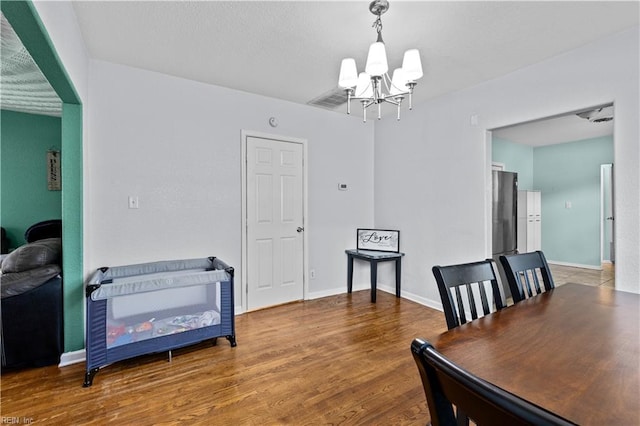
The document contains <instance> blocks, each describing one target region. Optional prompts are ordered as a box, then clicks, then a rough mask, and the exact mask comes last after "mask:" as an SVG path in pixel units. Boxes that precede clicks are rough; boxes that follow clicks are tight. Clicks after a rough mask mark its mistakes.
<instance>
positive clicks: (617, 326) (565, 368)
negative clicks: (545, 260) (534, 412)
mask: <svg viewBox="0 0 640 426" xmlns="http://www.w3.org/2000/svg"><path fill="white" fill-rule="evenodd" d="M429 340H430V342H431V343H432V344H433V345H434V346H435V347H436V349H438V351H440V352H441V353H442V354H444V355H445V356H446V357H447V358H449V359H450V360H451V361H453V362H455V363H456V364H458V365H459V366H461V367H462V368H464V369H466V370H468V371H469V372H471V373H473V374H475V375H476V376H479V377H481V378H482V379H484V380H487V381H489V382H491V383H494V384H495V385H497V386H499V387H501V388H503V389H505V390H507V391H509V392H511V393H513V394H516V395H518V396H520V397H521V398H524V399H526V400H528V401H531V402H533V403H535V404H537V405H539V406H542V407H544V408H546V409H548V410H550V411H553V412H554V413H556V414H558V415H560V416H562V417H564V418H566V419H567V420H570V421H572V422H575V423H578V424H581V425H619V426H626V425H640V295H638V294H634V293H626V292H620V291H615V290H613V289H610V288H603V287H591V286H587V285H581V284H573V283H572V284H565V285H562V286H559V287H556V288H555V289H553V290H551V291H549V292H546V293H543V294H540V295H538V296H535V297H532V298H530V299H527V300H524V301H522V302H520V303H516V304H515V305H512V306H509V307H507V308H505V309H502V310H501V311H498V312H495V313H493V314H490V315H487V316H485V317H482V318H480V319H477V320H474V321H472V322H469V323H467V324H464V325H462V326H460V327H456V328H454V329H452V330H449V331H447V332H445V333H442V334H440V335H438V336H435V337H432V338H431V339H429Z"/></svg>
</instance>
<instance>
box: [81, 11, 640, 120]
mask: <svg viewBox="0 0 640 426" xmlns="http://www.w3.org/2000/svg"><path fill="white" fill-rule="evenodd" d="M389 3H390V8H389V11H388V12H387V13H385V14H384V15H383V16H382V23H383V30H382V34H383V37H384V40H385V44H386V46H387V55H388V57H389V58H388V59H389V67H390V68H391V69H393V68H395V67H398V66H400V65H401V61H402V55H403V53H404V51H405V50H407V49H409V48H418V49H419V50H420V52H421V55H422V62H423V66H424V69H425V76H424V78H423V79H422V80H420V81H419V83H418V86H417V88H416V93H415V97H414V101H415V103H419V102H421V101H425V100H427V99H429V98H433V97H435V96H438V95H442V94H444V93H447V92H451V91H454V90H459V89H461V88H464V87H469V86H472V85H474V84H477V83H480V82H482V81H486V80H489V79H492V78H495V77H498V76H501V75H504V74H506V73H509V72H511V71H514V70H517V69H519V68H522V67H524V66H527V65H529V64H533V63H536V62H539V61H542V60H544V59H546V58H549V57H551V56H554V55H557V54H560V53H562V52H566V51H568V50H571V49H574V48H576V47H578V46H581V45H584V44H586V43H589V42H591V41H593V40H596V39H598V38H601V37H603V36H606V35H609V34H612V33H615V32H618V31H621V30H623V29H625V28H628V27H631V26H634V25H637V24H638V22H639V18H638V15H639V7H638V6H639V4H638V2H635V1H634V2H609V1H600V2H589V1H587V2H576V1H565V2H556V1H537V2H521V1H516V2H502V1H490V2H484V1H480V2H479V1H470V2H458V1H438V2H436V1H394V0H391V1H390V2H389ZM368 5H369V0H366V1H323V2H318V1H204V2H193V1H174V2H165V1H159V2H158V1H146V2H142V1H125V2H123V1H115V2H114V1H111V2H104V1H82V2H74V3H73V6H74V9H75V11H76V14H77V16H78V19H79V22H80V29H81V31H82V34H83V36H84V39H85V41H86V43H87V47H88V50H89V53H90V56H91V57H92V58H95V59H102V60H105V61H110V62H115V63H119V64H125V65H130V66H133V67H138V68H142V69H147V70H153V71H158V72H161V73H164V74H169V75H173V76H178V77H184V78H187V79H191V80H196V81H201V82H206V83H211V84H215V85H220V86H225V87H230V88H233V89H238V90H243V91H246V92H251V93H257V94H261V95H265V96H269V97H274V98H280V99H285V100H288V101H291V102H296V103H301V104H305V103H307V102H309V101H310V100H312V99H314V98H317V97H318V96H320V95H322V94H325V93H328V92H330V91H332V90H333V89H335V88H336V87H337V79H338V71H339V67H340V61H341V60H342V58H345V57H355V59H356V63H357V64H358V67H359V69H362V68H363V67H364V62H365V59H366V54H367V51H368V47H369V44H371V43H372V42H373V41H375V36H376V33H375V30H374V29H373V28H372V23H373V21H374V19H375V16H374V15H373V14H371V12H369V7H368ZM343 109H344V110H346V107H345V106H344V105H343V106H342V107H341V108H339V110H343ZM392 111H393V109H390V110H389V112H392Z"/></svg>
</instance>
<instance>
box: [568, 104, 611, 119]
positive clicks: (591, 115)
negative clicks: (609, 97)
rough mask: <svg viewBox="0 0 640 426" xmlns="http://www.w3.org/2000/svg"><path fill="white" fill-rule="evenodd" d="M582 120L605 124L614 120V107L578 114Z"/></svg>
mask: <svg viewBox="0 0 640 426" xmlns="http://www.w3.org/2000/svg"><path fill="white" fill-rule="evenodd" d="M576 115H577V116H578V117H580V118H584V119H585V120H589V121H590V122H592V123H603V122H605V121H611V120H613V107H612V106H608V107H604V108H597V109H593V110H589V111H583V112H579V113H577V114H576Z"/></svg>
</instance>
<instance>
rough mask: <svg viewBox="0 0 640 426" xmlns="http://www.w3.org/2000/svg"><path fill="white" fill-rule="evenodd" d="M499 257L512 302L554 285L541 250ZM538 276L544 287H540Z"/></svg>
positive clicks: (536, 293)
mask: <svg viewBox="0 0 640 426" xmlns="http://www.w3.org/2000/svg"><path fill="white" fill-rule="evenodd" d="M499 259H500V263H501V264H502V267H503V268H504V273H505V275H506V276H507V283H509V290H511V296H512V297H513V303H518V302H520V301H522V300H524V299H527V298H529V297H533V296H535V295H538V294H540V293H542V292H543V290H544V291H549V290H551V289H552V288H554V287H555V285H554V284H553V277H552V276H551V270H550V269H549V265H548V264H547V259H545V257H544V254H543V253H542V252H541V251H535V252H531V253H522V254H513V255H510V256H500V258H499ZM540 278H542V283H543V285H544V288H542V287H540ZM532 284H533V287H532Z"/></svg>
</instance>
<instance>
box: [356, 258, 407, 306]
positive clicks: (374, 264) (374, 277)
mask: <svg viewBox="0 0 640 426" xmlns="http://www.w3.org/2000/svg"><path fill="white" fill-rule="evenodd" d="M345 253H347V292H348V293H351V291H352V289H353V259H360V260H366V261H368V262H369V264H370V265H371V303H375V302H376V286H377V281H378V263H379V262H387V261H390V260H395V261H396V297H400V273H401V271H402V269H401V261H402V256H404V253H393V252H384V251H372V250H353V249H351V250H345Z"/></svg>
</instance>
